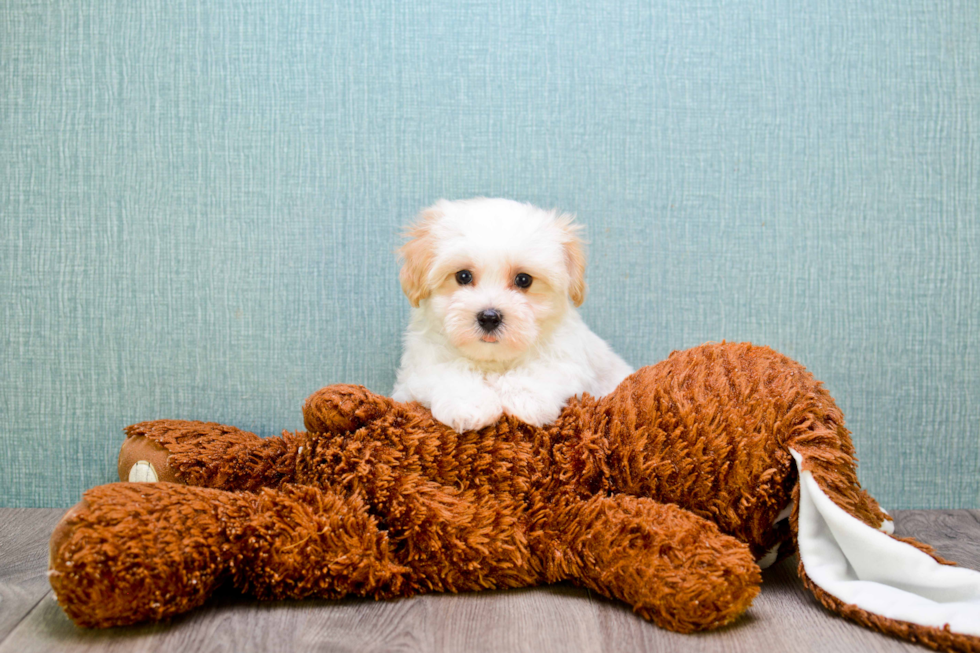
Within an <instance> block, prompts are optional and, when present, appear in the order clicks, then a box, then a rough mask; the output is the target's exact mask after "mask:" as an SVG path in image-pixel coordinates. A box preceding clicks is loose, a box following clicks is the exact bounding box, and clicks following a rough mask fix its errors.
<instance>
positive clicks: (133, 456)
mask: <svg viewBox="0 0 980 653" xmlns="http://www.w3.org/2000/svg"><path fill="white" fill-rule="evenodd" d="M169 457H170V452H168V451H167V450H166V449H164V448H163V447H162V446H161V445H159V444H157V443H156V442H154V441H153V440H150V439H149V438H147V437H145V436H142V435H133V436H130V437H128V438H126V439H125V440H124V441H123V443H122V447H120V449H119V464H118V468H119V480H120V481H128V482H130V483H156V482H157V481H164V482H167V483H180V479H178V478H177V476H176V475H175V474H174V471H173V470H172V469H171V468H170V465H168V464H167V459H168V458H169Z"/></svg>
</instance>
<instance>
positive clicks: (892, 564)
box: [790, 449, 980, 635]
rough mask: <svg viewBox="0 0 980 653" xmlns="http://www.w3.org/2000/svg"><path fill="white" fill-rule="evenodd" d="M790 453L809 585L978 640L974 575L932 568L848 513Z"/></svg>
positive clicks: (979, 595) (979, 582) (979, 606)
mask: <svg viewBox="0 0 980 653" xmlns="http://www.w3.org/2000/svg"><path fill="white" fill-rule="evenodd" d="M790 453H791V454H792V455H793V458H794V459H795V460H796V468H797V471H798V472H799V475H800V514H799V528H798V546H799V553H800V558H801V559H802V561H803V567H804V569H805V570H806V574H807V576H809V577H810V579H811V580H812V581H813V582H814V583H816V584H817V585H818V586H819V587H820V588H821V589H823V590H824V591H825V592H827V593H828V594H831V595H833V596H835V597H837V598H838V599H840V600H841V601H843V602H844V603H850V604H853V605H856V606H857V607H859V608H861V609H862V610H864V611H866V612H871V613H873V614H877V615H881V616H883V617H887V618H889V619H895V620H897V621H906V622H909V623H913V624H918V625H920V626H932V627H936V628H942V627H944V626H945V625H946V624H949V628H950V629H951V630H952V631H953V632H955V633H962V634H965V635H980V573H978V572H976V571H973V570H971V569H966V568H964V567H951V566H949V565H943V564H940V563H938V562H936V561H935V560H934V559H933V558H932V557H931V556H929V555H927V554H926V553H923V552H922V551H920V550H918V549H916V548H915V547H913V546H910V545H908V544H905V543H904V542H900V541H898V540H896V539H893V538H892V537H889V536H888V535H886V534H885V533H883V532H881V531H879V530H877V529H874V528H871V527H870V526H868V525H867V524H865V523H864V522H862V521H860V520H859V519H857V518H856V517H853V516H851V515H850V514H848V513H847V512H845V511H844V510H843V509H841V508H840V507H839V506H837V504H835V503H834V502H833V501H831V500H830V498H829V497H828V496H827V495H826V494H825V493H824V492H823V490H821V489H820V486H819V485H818V484H817V481H816V479H814V478H813V474H812V473H811V472H809V471H804V470H803V458H802V457H801V456H800V454H798V453H797V452H796V451H794V450H792V449H790Z"/></svg>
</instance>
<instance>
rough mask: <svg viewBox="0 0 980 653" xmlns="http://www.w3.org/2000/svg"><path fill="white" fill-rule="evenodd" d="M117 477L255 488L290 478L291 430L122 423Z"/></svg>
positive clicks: (292, 465) (174, 422)
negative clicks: (271, 432) (269, 433)
mask: <svg viewBox="0 0 980 653" xmlns="http://www.w3.org/2000/svg"><path fill="white" fill-rule="evenodd" d="M125 431H126V440H125V441H124V442H123V444H122V447H121V448H120V450H119V480H121V481H151V482H152V481H169V482H173V483H181V484H184V485H197V486H201V487H212V488H217V489H222V490H249V491H254V490H257V489H259V488H261V487H277V486H279V485H280V484H282V483H288V482H290V481H291V480H292V479H293V477H294V475H295V467H296V465H295V462H296V451H297V449H298V446H299V445H298V443H297V438H296V436H294V435H292V434H290V433H283V435H282V437H278V438H260V437H259V436H257V435H255V434H254V433H249V432H248V431H242V430H240V429H237V428H235V427H233V426H225V425H223V424H216V423H214V422H194V421H188V420H156V421H152V422H142V423H140V424H134V425H132V426H129V427H127V428H126V429H125Z"/></svg>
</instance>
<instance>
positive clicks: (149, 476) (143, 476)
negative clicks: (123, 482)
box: [129, 460, 160, 483]
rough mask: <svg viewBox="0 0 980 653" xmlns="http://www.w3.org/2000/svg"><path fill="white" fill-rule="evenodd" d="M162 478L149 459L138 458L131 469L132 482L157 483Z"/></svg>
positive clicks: (130, 478)
mask: <svg viewBox="0 0 980 653" xmlns="http://www.w3.org/2000/svg"><path fill="white" fill-rule="evenodd" d="M159 480H160V477H159V476H157V471H156V470H155V469H153V465H151V464H150V462H149V461H147V460H137V461H136V464H135V465H133V466H132V468H130V470H129V482H130V483H156V482H157V481H159Z"/></svg>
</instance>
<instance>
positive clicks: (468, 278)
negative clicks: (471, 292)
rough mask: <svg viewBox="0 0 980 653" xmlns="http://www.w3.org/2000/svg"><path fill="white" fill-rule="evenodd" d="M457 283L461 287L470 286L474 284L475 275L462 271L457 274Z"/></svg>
mask: <svg viewBox="0 0 980 653" xmlns="http://www.w3.org/2000/svg"><path fill="white" fill-rule="evenodd" d="M456 283H458V284H459V285H461V286H468V285H470V284H471V283H473V273H472V272H470V271H469V270H460V271H459V272H457V273H456Z"/></svg>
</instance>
